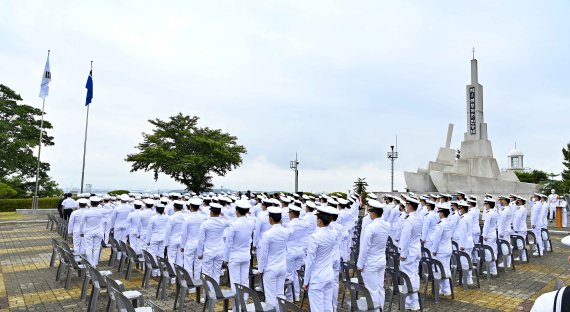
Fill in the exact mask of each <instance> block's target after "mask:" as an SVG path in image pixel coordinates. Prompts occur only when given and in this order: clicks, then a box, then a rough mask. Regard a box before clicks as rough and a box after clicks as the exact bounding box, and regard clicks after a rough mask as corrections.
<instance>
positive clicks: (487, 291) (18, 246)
mask: <svg viewBox="0 0 570 312" xmlns="http://www.w3.org/2000/svg"><path fill="white" fill-rule="evenodd" d="M552 236H553V237H552V238H553V240H554V253H548V254H547V255H546V256H544V257H541V258H537V257H531V259H530V263H529V264H526V263H523V264H521V263H518V262H517V263H516V270H515V271H508V272H507V273H506V274H505V273H502V272H501V275H500V277H498V278H492V279H491V280H490V281H487V280H485V279H484V278H483V279H482V280H481V288H480V289H469V290H467V291H464V290H463V289H459V287H456V289H455V299H454V300H452V299H451V298H444V299H442V301H441V303H439V304H435V303H434V302H433V301H434V300H433V298H432V297H431V296H429V295H428V297H427V299H426V302H425V308H426V309H425V310H426V311H529V310H530V308H531V306H532V304H533V302H534V300H535V299H536V298H537V297H538V296H539V295H540V294H542V293H544V292H547V291H551V290H552V288H553V286H554V283H555V280H556V279H562V280H563V281H564V282H565V284H568V283H570V265H568V263H567V260H566V259H567V257H568V255H570V248H565V247H563V246H562V245H561V244H560V243H559V242H560V239H561V238H562V236H561V235H552ZM51 238H59V236H58V235H57V233H56V232H55V231H49V230H46V229H45V224H42V223H27V224H0V312H2V311H85V310H86V303H85V302H83V301H80V300H79V296H80V292H81V279H80V278H78V277H76V276H74V278H73V280H72V287H71V289H69V290H65V289H64V287H63V283H62V282H56V281H55V272H56V268H50V267H49V261H50V257H51V244H50V239H51ZM108 257H109V250H108V249H105V250H104V252H103V255H102V257H101V258H102V262H103V264H106V260H107V259H108ZM100 269H109V268H107V267H105V266H101V267H100ZM113 271H114V272H116V271H117V270H116V268H115V269H113ZM141 276H142V274H141V271H139V270H136V269H135V270H134V271H133V278H132V279H131V281H126V280H125V279H124V276H123V275H122V274H118V273H115V274H114V278H115V279H120V280H122V281H123V282H124V283H125V284H126V286H127V289H139V290H140V284H141ZM156 285H157V282H155V281H152V280H151V285H150V287H149V290H148V291H146V290H143V293H144V294H145V300H149V299H150V300H152V301H154V302H155V303H157V304H158V305H160V306H161V307H163V308H165V309H166V310H167V311H170V310H172V304H173V297H174V296H173V289H170V291H169V292H168V299H167V300H155V299H154V290H155V289H156ZM106 300H107V296H106V294H102V295H101V297H100V300H99V304H98V310H102V311H103V310H104V308H105V305H106ZM192 301H194V294H192V295H190V296H189V297H188V300H187V304H186V310H188V311H201V310H202V305H200V304H196V303H194V302H192ZM306 307H307V304H306V303H305V310H306ZM393 309H394V310H397V306H396V305H394V306H393ZM217 310H218V311H219V310H222V307H221V306H219V307H218V308H217ZM340 310H341V311H346V309H340Z"/></svg>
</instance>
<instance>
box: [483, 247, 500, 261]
mask: <svg viewBox="0 0 570 312" xmlns="http://www.w3.org/2000/svg"><path fill="white" fill-rule="evenodd" d="M485 251H488V252H489V253H490V254H491V259H487V253H486V252H485ZM479 257H480V258H481V259H483V260H484V261H496V260H497V255H495V252H494V251H493V248H491V246H487V245H484V244H481V247H480V249H479Z"/></svg>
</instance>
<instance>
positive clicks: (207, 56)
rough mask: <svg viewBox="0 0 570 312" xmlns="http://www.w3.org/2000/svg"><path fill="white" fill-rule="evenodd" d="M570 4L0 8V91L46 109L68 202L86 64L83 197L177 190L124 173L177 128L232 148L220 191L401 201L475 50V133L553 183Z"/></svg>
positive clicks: (458, 103) (78, 147)
mask: <svg viewBox="0 0 570 312" xmlns="http://www.w3.org/2000/svg"><path fill="white" fill-rule="evenodd" d="M568 16H570V2H568V1H563V0H561V1H548V2H540V1H520V0H518V1H478V2H477V3H476V4H475V3H474V2H473V1H377V0H373V1H357V2H354V1H166V2H165V1H95V2H93V1H92V2H85V1H54V0H52V1H23V0H14V1H10V0H9V1H2V7H1V10H0V43H1V44H0V83H2V84H5V85H7V86H9V87H10V88H12V89H14V90H15V91H16V92H18V93H19V94H21V96H22V97H23V98H24V102H25V103H26V104H30V105H33V106H35V107H39V108H41V99H40V98H39V97H38V93H39V87H40V80H41V75H42V71H43V67H44V64H45V59H46V54H47V50H48V49H51V51H52V53H51V57H50V63H51V71H52V82H51V84H50V94H49V97H48V98H47V99H46V119H47V120H49V121H51V122H52V124H53V126H54V129H53V130H52V131H51V132H50V134H51V135H53V136H54V137H55V145H54V146H52V147H49V148H45V149H44V150H43V151H42V155H41V156H42V157H41V158H42V161H47V162H49V163H51V172H50V174H51V176H53V178H54V179H55V180H56V181H57V182H58V183H59V184H60V186H61V187H62V188H64V189H69V188H70V187H78V186H79V184H80V181H81V161H82V152H83V134H84V127H85V111H86V109H85V106H84V101H85V93H86V91H85V81H86V78H87V75H88V72H89V63H90V61H91V60H93V61H94V65H93V67H94V68H93V79H94V98H93V103H92V105H91V111H90V119H89V135H88V147H87V151H88V154H87V165H86V168H85V176H86V178H85V181H86V183H89V184H92V185H93V187H94V188H99V189H100V188H106V189H114V188H131V189H146V190H157V189H162V190H164V189H169V188H178V187H180V186H179V185H178V184H177V183H175V182H174V181H172V180H171V179H169V178H167V177H164V176H161V177H160V178H159V180H158V182H155V181H154V180H153V178H152V174H151V173H130V172H129V170H130V165H129V164H128V163H126V162H125V161H124V159H125V156H126V155H127V154H129V153H133V152H135V148H134V147H135V146H136V145H137V144H138V143H139V142H140V141H141V140H142V136H141V133H142V132H149V131H151V130H152V128H151V127H150V124H149V123H148V122H147V120H148V119H152V118H163V119H165V118H168V117H169V116H172V115H175V114H177V113H178V112H182V113H184V114H188V115H196V116H198V117H200V125H201V126H208V127H212V128H221V129H223V130H224V131H225V132H229V133H231V134H233V135H235V136H237V137H238V139H239V143H240V144H243V145H244V146H245V147H246V148H247V150H248V153H247V155H245V156H244V159H243V165H242V166H241V167H240V168H239V169H237V170H234V171H233V172H231V173H229V174H228V175H227V176H225V177H215V178H214V184H215V188H219V187H220V186H224V188H232V189H256V190H285V191H292V190H293V181H294V178H293V172H292V171H291V170H290V169H289V161H290V160H292V159H294V157H295V152H298V154H299V160H300V166H299V168H300V174H299V188H300V190H305V191H313V192H318V191H334V190H344V191H345V190H347V189H349V188H351V186H352V182H353V181H355V180H356V178H357V177H365V178H366V179H367V181H368V183H369V186H370V189H371V190H375V191H386V190H389V188H390V162H389V161H388V159H387V158H386V152H387V151H388V150H389V146H390V145H392V144H394V143H395V136H396V135H397V136H398V152H399V153H400V158H399V159H398V160H396V162H395V167H396V171H395V188H397V189H400V190H403V189H404V188H405V181H404V175H403V171H415V170H416V169H417V168H418V167H426V165H427V163H428V161H430V160H433V159H434V158H435V156H436V154H437V150H438V148H439V147H440V146H442V145H443V144H444V143H445V136H446V131H447V125H448V124H449V123H454V124H455V131H454V134H453V141H452V147H454V148H458V147H459V145H460V142H461V140H462V138H463V133H464V132H465V131H466V129H465V128H466V121H465V119H466V115H465V85H466V84H468V83H469V79H470V74H469V60H470V59H471V49H472V46H475V49H476V58H477V59H478V60H479V82H480V83H481V84H482V85H483V86H484V105H485V106H484V109H485V120H486V122H487V123H488V130H489V138H490V139H491V141H492V142H493V151H494V154H495V158H497V160H498V161H499V166H500V167H502V168H505V167H507V154H508V152H509V151H510V150H511V149H512V148H513V147H514V144H515V141H516V142H517V146H518V148H519V149H521V150H522V151H523V152H524V153H525V166H527V167H531V168H536V169H542V170H546V171H552V172H560V171H561V170H562V164H561V162H562V153H561V148H562V147H563V146H564V145H565V144H566V143H567V142H568V141H569V140H570V135H569V134H570V121H569V119H570V109H569V108H568V107H569V103H570V88H569V86H570V78H569V75H568V72H569V65H570V62H569V56H570V40H568V31H569V30H570V20H569V19H568Z"/></svg>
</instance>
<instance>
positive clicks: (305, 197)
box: [301, 194, 310, 200]
mask: <svg viewBox="0 0 570 312" xmlns="http://www.w3.org/2000/svg"><path fill="white" fill-rule="evenodd" d="M301 198H303V199H304V200H309V199H310V198H309V196H307V194H303V196H301Z"/></svg>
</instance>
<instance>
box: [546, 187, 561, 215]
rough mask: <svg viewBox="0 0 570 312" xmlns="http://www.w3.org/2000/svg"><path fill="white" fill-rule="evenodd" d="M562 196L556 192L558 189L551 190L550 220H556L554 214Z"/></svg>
mask: <svg viewBox="0 0 570 312" xmlns="http://www.w3.org/2000/svg"><path fill="white" fill-rule="evenodd" d="M559 200H560V197H559V196H558V195H557V194H556V190H555V189H552V190H550V195H548V206H549V207H550V215H549V219H550V222H551V223H552V221H554V216H555V214H556V206H558V201H559Z"/></svg>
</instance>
